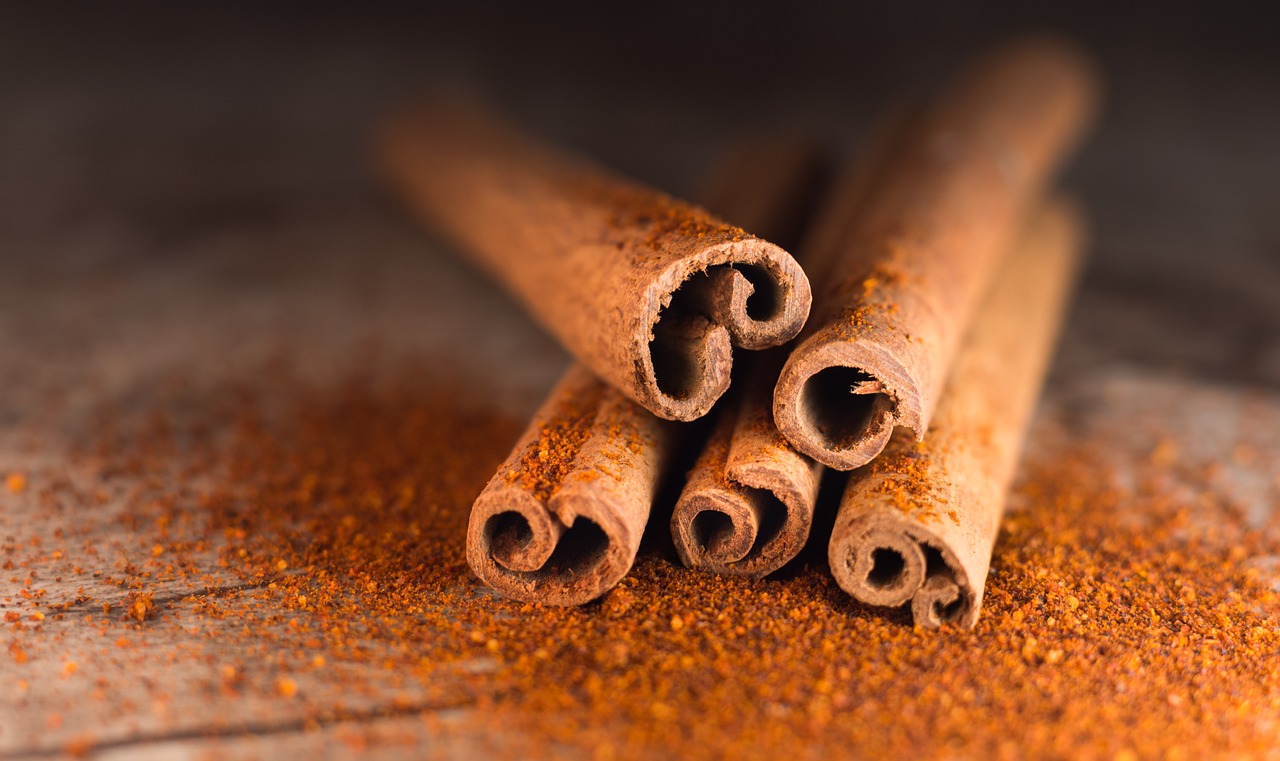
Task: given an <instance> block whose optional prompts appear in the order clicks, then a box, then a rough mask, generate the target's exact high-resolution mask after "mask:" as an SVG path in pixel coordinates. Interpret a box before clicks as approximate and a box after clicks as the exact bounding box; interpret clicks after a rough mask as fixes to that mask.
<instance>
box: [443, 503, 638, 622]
mask: <svg viewBox="0 0 1280 761" xmlns="http://www.w3.org/2000/svg"><path fill="white" fill-rule="evenodd" d="M574 492H575V490H574V489H573V488H572V487H571V486H566V487H565V488H564V489H563V490H561V491H560V492H558V493H557V494H556V495H555V496H554V497H552V498H551V501H550V503H549V505H547V506H543V505H542V504H541V503H539V502H538V501H537V500H536V499H535V498H533V497H532V496H530V495H528V494H527V493H524V492H521V491H519V490H518V489H506V490H496V491H493V492H486V494H485V495H483V496H482V498H481V499H479V500H477V501H476V504H475V506H474V508H473V509H472V513H471V524H470V527H469V529H468V540H467V561H468V563H469V564H470V565H471V568H472V569H473V570H474V571H475V573H476V575H477V576H479V577H480V579H481V580H482V581H484V582H485V583H486V584H488V585H489V586H491V587H493V588H494V589H496V590H498V591H499V592H501V593H502V594H504V595H507V596H508V597H513V598H515V599H519V600H527V601H536V602H541V603H547V604H551V605H581V604H583V603H586V602H590V601H591V600H594V599H595V598H597V597H599V596H600V595H602V594H604V593H605V592H606V591H608V590H609V589H611V588H613V587H614V586H615V585H616V584H617V583H618V582H619V581H620V580H621V579H622V578H623V577H624V576H625V575H626V574H627V571H628V570H630V568H631V564H632V562H633V560H634V557H635V550H636V548H637V547H638V544H639V537H638V536H629V535H628V532H626V531H625V529H624V528H623V527H622V526H620V525H618V523H617V522H616V521H615V520H613V518H612V516H613V515H615V514H617V513H618V512H619V511H620V510H621V509H622V508H620V507H619V506H614V505H607V504H602V503H601V502H599V501H597V500H595V499H593V498H592V497H590V496H588V495H585V494H575V493H574ZM562 516H563V517H562Z"/></svg>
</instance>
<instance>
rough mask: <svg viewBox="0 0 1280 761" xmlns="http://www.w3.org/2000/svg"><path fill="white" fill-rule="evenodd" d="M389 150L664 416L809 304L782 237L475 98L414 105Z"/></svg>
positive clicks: (482, 250) (506, 281) (448, 220)
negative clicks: (583, 152) (606, 162)
mask: <svg viewBox="0 0 1280 761" xmlns="http://www.w3.org/2000/svg"><path fill="white" fill-rule="evenodd" d="M382 155H383V159H384V164H385V166H386V168H387V171H388V172H389V174H390V175H391V177H392V178H393V179H394V181H395V182H396V183H397V185H398V186H399V187H400V189H401V191H402V192H403V195H404V197H405V198H406V199H407V201H408V202H409V204H410V205H411V206H412V207H413V209H414V210H415V211H416V212H417V213H419V214H420V215H421V216H422V217H423V218H424V219H425V220H426V221H427V222H428V223H429V224H430V225H431V226H432V227H434V228H435V229H437V230H439V231H440V232H441V233H443V234H444V235H446V236H447V237H448V238H450V239H451V240H452V241H453V242H454V243H455V244H456V246H457V248H458V250H459V251H460V252H462V253H463V254H465V255H466V256H468V257H470V258H473V259H474V260H475V262H476V263H477V264H478V265H480V266H481V267H482V268H483V269H484V270H486V271H487V272H488V273H489V274H490V275H491V276H492V277H493V278H495V279H496V280H497V281H499V282H500V283H501V284H502V285H503V286H504V287H505V288H507V289H508V290H509V291H510V292H511V293H512V294H513V295H514V296H515V297H516V298H517V299H518V300H519V301H520V302H521V303H522V304H523V305H524V306H525V308H527V309H528V310H529V312H530V314H532V315H533V316H534V317H535V318H536V319H537V320H538V322H539V323H541V324H542V326H543V327H544V328H546V329H547V330H548V331H549V332H550V333H552V334H553V335H554V336H555V337H556V338H557V339H558V340H559V341H560V342H561V343H562V344H563V345H564V346H565V347H566V348H567V349H568V350H569V351H570V352H571V353H573V354H574V355H575V356H576V357H577V358H578V359H579V360H580V361H582V362H583V363H584V364H586V365H587V366H588V367H590V368H591V369H592V371H593V372H595V373H596V375H598V376H599V377H600V378H601V379H603V380H605V381H607V382H608V383H610V384H611V385H613V386H614V387H616V388H618V389H619V390H621V391H622V392H623V393H624V394H626V395H627V396H628V397H630V398H631V399H633V400H635V401H637V402H639V403H640V404H641V405H642V406H644V407H645V408H646V409H648V410H649V411H651V412H653V413H654V414H655V415H658V416H659V417H663V418H667V419H672V420H693V419H696V418H698V417H701V416H702V415H704V414H706V413H707V411H709V410H710V409H711V406H712V405H713V404H714V403H715V401H716V400H717V399H718V398H720V396H721V395H722V394H723V393H724V392H725V390H726V389H728V387H729V380H730V369H731V366H732V347H733V346H738V347H740V348H743V349H765V348H768V347H771V346H777V345H779V344H781V343H783V342H785V341H788V340H790V339H791V338H794V337H795V336H796V334H797V333H799V331H800V329H801V327H802V326H803V325H804V322H805V319H806V318H807V317H808V314H809V306H810V300H811V298H810V291H809V282H808V280H807V279H806V277H805V275H804V273H803V272H802V271H801V270H800V267H799V266H798V265H797V264H796V262H795V260H794V259H792V258H791V255H790V254H788V253H787V252H785V251H783V250H782V249H781V248H779V247H777V246H775V245H773V244H772V243H768V242H767V241H764V240H761V239H760V238H757V237H755V236H753V235H751V234H748V233H747V232H745V231H744V230H743V229H741V228H739V227H735V226H733V225H730V224H727V223H725V222H723V221H721V220H720V219H719V218H716V217H714V216H712V215H711V214H709V213H707V212H706V211H705V210H703V209H700V208H698V207H695V206H691V205H689V204H686V203H684V202H682V201H678V200H676V199H674V198H671V197H669V196H666V195H664V194H662V193H660V192H657V191H655V190H651V189H648V188H645V187H642V186H640V185H638V184H635V183H633V182H630V181H628V180H625V179H622V178H620V177H617V176H615V175H613V174H610V173H608V172H606V171H605V170H602V169H600V168H598V167H595V166H593V165H591V164H590V163H588V162H586V161H583V160H581V159H579V158H576V157H574V156H571V155H568V154H566V153H563V152H560V151H558V150H556V149H554V148H551V147H549V146H547V145H544V144H542V143H539V142H537V141H535V140H533V139H531V138H529V137H527V136H525V135H522V134H520V133H518V132H516V131H515V130H514V129H512V128H511V127H509V126H508V125H506V124H504V123H503V122H502V121H501V120H499V119H498V118H496V117H494V116H493V115H491V114H489V113H488V112H486V111H485V110H483V109H481V108H479V107H476V106H474V105H470V104H467V103H464V102H463V101H460V100H446V101H438V102H435V103H433V104H431V105H428V106H424V107H422V108H420V109H418V110H416V111H413V112H407V113H405V114H404V115H402V116H400V117H399V118H397V119H395V120H393V121H392V122H391V123H390V124H389V125H388V128H387V129H386V132H385V135H384V139H383V141H382ZM762 179H763V178H761V177H758V176H757V177H750V178H745V179H744V180H743V182H742V184H744V185H750V184H753V183H759V182H760V181H761V180H762Z"/></svg>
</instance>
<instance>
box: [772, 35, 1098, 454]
mask: <svg viewBox="0 0 1280 761" xmlns="http://www.w3.org/2000/svg"><path fill="white" fill-rule="evenodd" d="M1096 89H1097V88H1096V84H1095V80H1094V74H1093V69H1092V67H1091V65H1090V64H1089V62H1088V61H1086V60H1084V59H1083V58H1082V57H1081V55H1080V54H1079V53H1077V52H1076V51H1074V50H1072V49H1070V48H1067V47H1065V46H1063V45H1061V44H1059V43H1056V42H1051V41H1045V40H1031V41H1022V42H1019V43H1016V44H1014V45H1011V46H1008V47H1005V48H1003V49H1001V50H999V51H997V52H996V53H994V54H993V55H990V56H988V57H986V58H984V59H982V60H981V61H979V62H978V63H977V64H976V65H975V66H973V67H972V68H970V69H969V70H968V71H967V72H965V73H964V74H963V75H962V76H961V77H960V79H959V80H958V81H957V82H956V83H955V85H954V86H953V87H952V88H951V89H950V90H949V91H948V92H947V93H946V94H945V95H944V96H943V97H942V99H941V100H940V101H938V102H937V103H936V104H935V105H933V106H932V107H931V108H929V109H927V110H926V111H924V112H923V113H921V114H920V115H919V116H918V117H917V118H916V120H915V121H914V122H913V125H912V127H911V131H910V134H909V135H907V136H906V137H904V138H903V139H902V140H900V141H899V142H898V144H897V146H896V148H895V155H894V156H893V157H891V158H890V159H888V160H886V162H885V163H884V164H883V165H882V166H881V167H880V168H879V169H878V170H877V177H878V180H877V183H876V185H875V187H874V189H873V190H872V192H870V193H869V194H867V195H865V196H864V197H862V198H860V199H858V203H859V206H858V208H856V209H852V210H851V213H850V223H849V224H848V226H847V227H846V228H845V230H844V231H843V233H842V234H841V235H839V236H836V237H837V238H838V241H836V242H830V241H829V242H827V243H826V245H828V246H836V247H837V248H838V253H837V254H835V255H832V254H825V255H824V259H827V260H828V262H829V264H828V267H829V269H828V271H829V273H830V275H831V277H829V278H828V279H827V280H828V282H827V285H826V287H825V288H824V290H823V291H822V292H821V295H820V297H819V299H818V305H817V308H816V310H815V315H814V319H813V320H811V321H810V324H809V326H808V328H807V329H806V331H805V337H804V338H803V339H802V341H801V343H800V345H799V346H798V347H797V348H796V350H795V351H794V352H792V354H791V357H790V358H789V360H788V361H787V364H786V366H785V367H784V368H783V370H782V373H781V376H780V377H779V379H778V384H777V387H776V389H775V392H774V417H775V420H776V422H777V424H778V428H779V429H780V430H781V431H782V432H783V434H784V435H786V437H787V438H788V439H789V440H790V441H791V442H792V443H793V444H795V446H796V448H797V449H799V450H800V451H802V452H804V453H806V454H808V455H810V456H812V457H814V458H815V459H817V460H818V461H819V462H822V463H824V464H826V465H829V466H831V467H833V468H838V469H841V470H849V469H852V468H856V467H859V466H861V465H863V464H865V463H867V462H869V461H870V460H871V459H872V458H874V457H875V456H876V455H877V454H879V453H880V452H881V451H882V450H883V449H884V447H885V445H886V444H887V443H888V442H889V438H890V436H891V435H892V433H893V431H894V429H895V428H897V427H905V428H907V429H910V430H911V431H912V432H913V433H915V435H916V437H917V438H919V437H920V436H922V435H923V433H924V431H925V430H926V428H927V427H928V425H929V421H930V417H931V416H932V414H933V409H934V406H935V405H936V403H937V398H938V394H939V392H940V391H941V389H942V385H943V383H944V381H945V380H946V373H947V369H948V367H949V366H950V363H951V359H952V356H953V354H954V353H955V349H956V346H957V344H958V342H959V339H960V336H961V335H962V334H963V331H964V328H965V325H966V324H967V322H968V319H969V317H970V315H971V313H972V310H973V305H974V303H975V301H976V298H977V296H978V295H980V294H981V293H982V291H983V289H984V288H985V287H986V286H987V284H988V282H989V280H990V275H991V271H992V268H993V264H994V262H995V260H996V256H997V254H998V253H999V252H1000V251H1001V250H1002V249H1003V248H1004V247H1005V246H1006V245H1007V244H1008V238H1009V236H1010V234H1011V233H1012V232H1013V231H1014V230H1015V229H1016V224H1017V220H1018V219H1019V218H1020V216H1021V215H1022V214H1024V213H1025V211H1026V209H1027V208H1028V203H1029V202H1030V201H1031V200H1032V199H1034V198H1035V197H1036V196H1037V194H1038V193H1039V192H1040V191H1041V189H1042V188H1043V186H1044V184H1045V182H1046V180H1047V179H1048V177H1049V176H1050V174H1051V173H1052V170H1053V169H1054V168H1055V167H1056V166H1057V165H1058V163H1059V162H1060V160H1061V159H1062V157H1063V156H1064V155H1065V153H1066V152H1067V150H1068V149H1069V148H1070V147H1071V146H1072V145H1073V144H1074V143H1075V142H1076V139H1077V138H1078V136H1079V135H1080V134H1081V132H1082V131H1083V128H1084V127H1085V125H1086V124H1087V122H1088V121H1089V117H1090V115H1091V113H1092V112H1093V110H1094V103H1095V100H1096Z"/></svg>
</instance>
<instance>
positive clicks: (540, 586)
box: [467, 365, 670, 605]
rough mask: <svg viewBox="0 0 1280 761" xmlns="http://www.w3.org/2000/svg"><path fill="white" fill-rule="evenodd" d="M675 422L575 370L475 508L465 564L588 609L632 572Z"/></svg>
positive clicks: (493, 581) (530, 596) (529, 595)
mask: <svg viewBox="0 0 1280 761" xmlns="http://www.w3.org/2000/svg"><path fill="white" fill-rule="evenodd" d="M669 437H670V427H669V425H668V424H665V423H663V422H662V421H660V420H658V419H657V418H654V417H653V416H652V415H650V414H648V413H647V412H645V411H644V410H643V409H641V408H640V406H639V405H637V404H635V403H634V402H632V401H630V400H629V399H627V398H625V397H623V396H622V395H621V394H619V393H618V392H617V391H615V390H613V389H610V388H608V387H607V386H605V385H604V384H603V383H601V382H600V381H599V380H597V379H596V378H595V377H594V376H592V375H591V373H590V371H588V370H587V369H586V368H585V367H583V366H581V365H574V366H573V367H571V368H570V369H569V370H568V372H566V373H565V376H564V378H563V379H562V380H561V381H560V383H559V384H558V385H557V386H556V388H555V389H554V390H553V391H552V393H551V394H550V396H549V397H548V398H547V401H546V403H545V404H543V406H542V409H540V410H539V411H538V413H537V415H535V417H534V419H533V422H532V423H531V424H530V426H529V428H528V430H526V431H525V433H524V436H522V437H521V439H520V441H519V442H517V444H516V446H515V449H514V450H513V451H512V452H511V454H510V455H509V456H508V457H507V461H506V462H505V463H503V465H502V466H501V467H500V468H499V469H498V472H497V473H496V474H495V475H494V476H493V478H492V479H490V480H489V483H488V485H486V486H485V488H484V491H482V492H481V493H480V496H479V497H477V498H476V501H475V504H474V505H473V506H472V508H471V520H470V524H469V526H468V528H467V562H468V564H470V566H471V568H472V570H473V571H475V573H476V575H477V576H479V577H480V579H481V580H483V581H484V582H485V583H487V584H488V585H489V586H491V587H493V588H494V589H496V590H497V591H499V592H501V593H502V594H504V595H506V596H508V597H514V598H516V599H519V600H527V601H533V602H542V603H548V604H551V605H581V604H583V603H586V602H590V601H591V600H593V599H595V598H597V597H599V596H600V595H602V594H604V593H605V592H607V591H608V590H609V589H611V588H612V587H613V586H614V585H616V584H617V583H618V582H619V581H621V580H622V578H623V577H624V576H625V575H626V574H627V571H628V570H630V568H631V565H632V563H634V562H635V557H636V552H637V551H638V550H639V548H640V537H641V535H642V534H643V533H644V525H645V522H646V521H647V520H648V517H649V509H650V505H651V504H652V502H653V496H654V493H655V491H656V489H657V481H658V472H659V469H660V468H661V467H662V463H663V462H664V461H665V459H666V450H667V448H668V443H669V442H668V440H669Z"/></svg>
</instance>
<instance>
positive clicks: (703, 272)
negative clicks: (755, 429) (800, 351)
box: [635, 236, 813, 421]
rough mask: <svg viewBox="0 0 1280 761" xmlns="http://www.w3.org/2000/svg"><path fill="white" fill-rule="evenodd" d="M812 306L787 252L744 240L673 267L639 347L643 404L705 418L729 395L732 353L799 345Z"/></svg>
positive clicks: (658, 290)
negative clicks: (794, 340) (795, 341)
mask: <svg viewBox="0 0 1280 761" xmlns="http://www.w3.org/2000/svg"><path fill="white" fill-rule="evenodd" d="M812 302H813V296H812V290H811V287H810V285H809V279H808V278H807V277H806V276H805V274H804V271H803V270H802V269H801V268H800V266H799V264H797V263H796V261H795V259H794V258H792V256H791V255H790V254H789V253H787V252H786V251H785V250H783V249H782V248H780V247H778V246H776V245H774V244H772V243H769V242H768V241H765V240H763V239H760V238H755V237H750V236H748V237H745V238H738V239H733V240H728V241H721V242H719V243H716V244H713V245H710V246H707V247H705V248H703V249H701V250H700V251H699V252H698V253H697V255H696V256H695V257H691V258H688V259H681V260H678V261H676V262H675V263H674V264H672V266H671V267H669V268H668V270H667V271H666V272H664V273H663V274H662V276H661V277H658V278H655V280H654V283H653V285H651V286H650V288H649V293H648V303H649V305H650V306H649V316H648V324H649V326H650V327H649V329H648V331H647V333H646V334H645V335H644V336H641V337H640V338H641V339H642V340H643V341H645V342H647V345H644V346H640V347H637V351H636V352H635V353H636V355H637V356H638V358H639V359H638V360H637V362H636V374H637V380H638V381H639V382H638V384H637V385H638V386H639V388H640V389H641V390H642V393H643V395H644V397H645V398H642V399H640V400H639V401H640V402H641V403H642V404H644V406H645V407H647V408H648V409H650V410H651V411H652V412H653V413H654V414H656V415H658V416H659V417H663V418H666V419H668V420H681V421H689V420H695V419H697V418H699V417H702V416H703V415H705V414H707V412H709V411H710V410H711V408H712V406H714V405H715V403H716V401H717V400H718V399H719V398H720V397H721V396H723V394H724V392H725V391H727V390H728V388H729V382H730V374H731V370H732V365H733V348H734V347H737V348H741V349H747V350H760V349H766V348H770V347H773V346H778V345H781V344H783V343H786V342H787V341H789V340H791V339H792V338H794V337H795V336H796V335H798V334H799V333H800V330H801V328H803V327H804V323H805V321H806V320H807V319H808V317H809V309H810V307H811V305H812Z"/></svg>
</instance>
